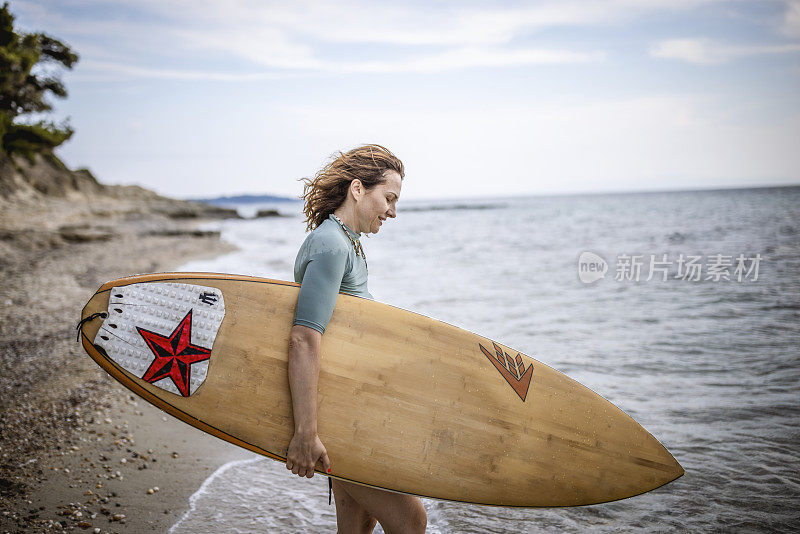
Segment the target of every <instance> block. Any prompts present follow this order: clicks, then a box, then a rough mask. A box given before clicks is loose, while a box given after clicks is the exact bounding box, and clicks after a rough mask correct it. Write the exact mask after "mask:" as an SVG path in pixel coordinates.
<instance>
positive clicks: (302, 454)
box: [286, 432, 331, 478]
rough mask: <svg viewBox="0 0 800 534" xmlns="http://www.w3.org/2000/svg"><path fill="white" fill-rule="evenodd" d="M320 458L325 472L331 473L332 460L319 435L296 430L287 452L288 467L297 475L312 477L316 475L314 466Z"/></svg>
mask: <svg viewBox="0 0 800 534" xmlns="http://www.w3.org/2000/svg"><path fill="white" fill-rule="evenodd" d="M318 460H322V468H323V469H324V470H325V472H326V473H330V472H331V461H330V460H329V459H328V451H326V450H325V446H324V445H323V444H322V441H320V439H319V436H318V435H317V434H301V433H299V432H295V434H294V436H293V437H292V441H291V442H289V450H288V452H287V453H286V469H289V470H290V471H291V472H292V473H294V474H295V475H298V476H301V477H308V478H311V477H313V476H314V466H315V465H316V464H317V461H318Z"/></svg>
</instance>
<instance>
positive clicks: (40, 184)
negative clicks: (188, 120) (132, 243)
mask: <svg viewBox="0 0 800 534" xmlns="http://www.w3.org/2000/svg"><path fill="white" fill-rule="evenodd" d="M48 199H64V200H70V201H75V202H84V203H92V204H96V205H102V206H104V209H105V211H106V212H110V213H116V214H121V213H123V212H124V213H134V214H140V215H145V214H157V215H163V216H165V217H168V218H171V219H200V218H212V219H221V218H240V216H239V214H238V213H237V212H236V210H234V209H229V208H221V207H219V206H212V205H210V204H203V203H200V202H189V201H186V200H178V199H173V198H167V197H163V196H161V195H159V194H157V193H155V192H153V191H150V190H148V189H145V188H143V187H139V186H135V185H129V186H121V185H105V184H101V183H100V182H99V181H98V180H97V178H95V177H94V175H93V174H92V172H91V171H90V170H89V169H78V170H75V171H73V170H70V169H69V168H68V167H67V166H66V165H65V164H64V162H62V161H61V160H60V159H59V158H58V157H57V156H56V155H55V154H53V153H44V154H37V155H36V156H35V158H34V160H33V162H30V161H28V160H27V159H25V158H23V157H9V156H6V155H5V154H2V153H0V206H2V204H3V203H6V204H9V203H33V204H35V203H37V202H41V201H47V200H48Z"/></svg>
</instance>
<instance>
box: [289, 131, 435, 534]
mask: <svg viewBox="0 0 800 534" xmlns="http://www.w3.org/2000/svg"><path fill="white" fill-rule="evenodd" d="M403 175H404V170H403V163H402V162H401V161H400V160H399V159H398V158H397V157H395V156H394V155H393V154H392V153H391V152H389V151H388V150H387V149H386V148H384V147H382V146H380V145H365V146H362V147H358V148H355V149H353V150H350V151H349V152H345V153H343V154H342V153H340V154H339V157H337V158H336V159H334V160H333V161H332V162H330V163H329V164H328V165H326V166H325V167H324V168H323V169H322V170H320V171H319V172H318V173H317V174H316V176H315V177H314V178H313V179H305V187H304V194H303V199H304V200H305V207H304V210H303V211H304V213H305V215H306V222H307V229H308V230H313V231H312V232H311V233H310V234H309V235H308V236H307V237H306V240H305V242H304V243H303V245H302V246H301V247H300V251H299V252H298V254H297V259H296V260H295V264H294V278H295V281H296V282H299V283H300V284H301V285H300V295H299V296H298V299H297V311H296V312H295V320H294V326H292V332H291V337H290V341H289V386H290V389H291V393H292V406H293V410H294V426H295V428H294V436H293V437H292V440H291V442H290V443H289V449H288V452H287V454H286V468H287V469H290V470H291V471H292V473H294V474H296V475H299V476H301V477H302V476H306V477H308V478H311V477H313V476H314V466H315V464H316V463H317V462H318V461H320V462H321V463H322V467H323V469H325V471H326V472H328V473H330V472H331V461H330V460H329V459H328V454H327V452H326V450H325V446H324V445H323V443H322V441H320V439H319V436H318V435H317V381H318V378H319V369H320V359H321V354H320V345H321V342H322V335H323V334H324V333H325V327H326V326H327V324H328V321H330V318H331V315H332V314H333V308H334V306H335V304H336V296H337V294H338V293H339V292H340V291H341V292H343V293H349V294H352V295H357V296H360V297H365V298H369V299H371V298H372V295H370V293H369V291H368V290H367V258H366V255H365V254H364V249H363V248H362V247H361V243H360V240H359V238H360V234H362V233H373V234H375V233H378V231H379V230H380V227H381V226H382V225H383V222H384V221H386V219H388V218H394V217H396V215H397V212H396V211H395V207H396V204H397V200H398V199H399V198H400V189H401V187H402V180H403ZM332 487H333V493H334V497H335V501H336V522H337V525H338V530H339V532H341V533H350V532H372V529H373V528H374V527H375V524H376V521H380V523H381V526H382V527H383V529H384V531H386V532H387V533H395V532H424V531H425V527H426V524H427V516H426V514H425V508H424V507H423V506H422V502H421V501H420V500H419V498H417V497H413V496H411V495H403V494H399V493H391V492H387V491H383V490H379V489H375V488H370V487H367V486H361V485H358V484H352V483H348V482H343V481H340V480H336V479H332Z"/></svg>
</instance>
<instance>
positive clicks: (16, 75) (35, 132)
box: [0, 2, 78, 162]
mask: <svg viewBox="0 0 800 534" xmlns="http://www.w3.org/2000/svg"><path fill="white" fill-rule="evenodd" d="M77 61H78V55H77V54H75V53H74V52H73V51H72V50H70V48H69V47H68V46H67V45H65V44H64V43H62V42H61V41H59V40H57V39H54V38H53V37H51V36H49V35H46V34H43V33H21V32H20V33H17V32H15V31H14V16H13V15H12V14H11V12H10V11H9V9H8V2H6V3H4V4H3V7H2V8H0V150H2V151H3V152H5V153H6V154H8V155H11V154H14V153H18V154H21V155H23V156H25V157H26V158H28V159H29V160H30V161H31V162H32V161H33V159H34V156H35V154H37V153H42V152H46V151H52V149H53V148H55V147H57V146H58V145H60V144H61V143H63V142H64V141H66V140H67V139H69V138H70V137H71V136H72V134H73V130H72V128H71V127H70V126H69V125H68V124H67V123H66V122H65V123H64V124H62V125H60V126H59V125H56V124H54V123H53V122H52V121H44V120H41V121H39V122H36V123H34V124H24V123H22V122H19V120H18V119H19V118H20V117H21V116H24V115H25V114H28V113H42V112H47V111H50V110H52V109H53V107H52V105H51V104H50V103H49V102H48V101H47V100H46V97H47V95H48V94H53V95H55V96H57V97H59V98H65V97H66V96H67V90H66V88H65V87H64V84H63V83H61V80H60V79H59V77H58V75H57V74H54V71H55V69H52V68H40V69H38V72H37V73H35V74H34V73H32V72H31V71H32V70H33V68H34V67H35V66H36V65H42V66H45V65H55V66H56V67H57V66H59V65H60V66H63V67H66V68H68V69H71V68H72V66H73V65H74V64H75V63H76V62H77Z"/></svg>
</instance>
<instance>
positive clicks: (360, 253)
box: [332, 214, 369, 271]
mask: <svg viewBox="0 0 800 534" xmlns="http://www.w3.org/2000/svg"><path fill="white" fill-rule="evenodd" d="M332 215H333V218H334V219H335V220H336V222H337V223H339V226H341V227H342V230H344V235H346V236H347V239H349V240H350V243H352V244H353V249H354V250H355V251H356V256H361V257H362V258H364V267H365V268H366V269H367V271H369V267H368V266H367V255H366V254H364V248H363V247H362V246H361V241H359V240H356V239H353V236H351V235H350V232H348V231H347V228H346V227H345V225H344V223H343V222H342V220H341V219H340V218H339V217H337V216H336V215H335V214H332Z"/></svg>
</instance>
